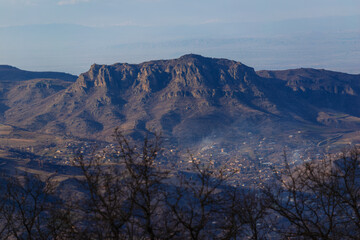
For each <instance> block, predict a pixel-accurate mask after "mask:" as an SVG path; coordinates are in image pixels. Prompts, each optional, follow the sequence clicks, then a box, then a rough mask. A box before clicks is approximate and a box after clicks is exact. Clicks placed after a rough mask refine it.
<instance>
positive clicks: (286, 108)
mask: <svg viewBox="0 0 360 240" xmlns="http://www.w3.org/2000/svg"><path fill="white" fill-rule="evenodd" d="M8 97H9V98H11V99H13V98H14V94H13V95H11V94H10V95H8ZM11 101H12V104H8V107H9V109H7V110H6V111H5V120H4V121H5V122H6V123H8V124H13V125H16V126H21V127H25V128H27V129H31V130H41V131H47V132H51V133H57V134H69V135H75V136H80V137H89V138H97V139H99V138H101V139H106V140H110V139H111V133H112V131H113V129H114V128H115V127H120V129H122V130H123V131H124V132H125V133H127V134H132V135H133V136H134V137H136V136H140V135H141V134H143V133H144V132H146V131H147V129H153V130H157V131H161V132H162V133H163V135H164V136H166V137H170V138H173V139H174V141H178V142H194V141H198V140H199V139H203V138H205V137H207V136H210V135H214V136H215V135H217V136H219V135H224V134H228V133H230V134H234V133H235V132H239V133H241V132H244V131H248V130H249V129H250V128H251V129H252V130H254V131H255V130H256V131H266V132H267V134H269V133H270V134H271V133H274V132H276V131H281V129H283V128H285V127H287V128H296V127H297V126H299V124H313V125H328V126H331V125H332V124H335V125H336V124H337V125H339V124H342V126H343V127H345V128H346V127H349V128H357V127H359V126H360V124H359V123H360V121H359V117H360V112H359V111H360V110H359V109H360V106H359V104H360V99H359V76H358V75H347V74H341V73H335V72H329V71H323V70H313V69H299V70H289V71H288V72H286V71H285V72H283V71H260V72H257V73H256V72H255V71H254V69H253V68H251V67H248V66H246V65H244V64H242V63H240V62H235V61H230V60H226V59H213V58H205V57H202V56H198V55H185V56H183V57H180V58H179V59H174V60H160V61H150V62H145V63H142V64H125V63H124V64H120V63H118V64H114V65H96V64H94V65H92V66H91V68H90V70H89V71H88V72H86V73H83V74H81V75H80V76H79V77H78V79H77V80H76V82H74V83H73V84H71V85H69V86H68V87H65V86H64V87H63V88H58V90H57V91H53V92H51V94H50V93H49V94H44V95H43V97H42V98H40V97H39V98H36V99H34V100H27V101H26V102H24V101H23V102H19V104H20V105H16V104H15V101H13V100H11ZM11 101H10V100H9V102H11ZM350 103H352V104H350ZM350 105H351V106H350ZM20 106H21V107H20ZM335 113H339V114H340V113H341V114H345V115H346V116H348V117H345V118H342V119H338V118H336V116H338V115H336V114H335ZM334 114H335V115H334ZM345 115H344V116H345ZM334 116H335V117H334ZM349 117H351V118H349Z"/></svg>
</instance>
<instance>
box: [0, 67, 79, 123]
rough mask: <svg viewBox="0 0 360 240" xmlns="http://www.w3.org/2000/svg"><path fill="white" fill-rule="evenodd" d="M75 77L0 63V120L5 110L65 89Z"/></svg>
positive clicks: (33, 101)
mask: <svg viewBox="0 0 360 240" xmlns="http://www.w3.org/2000/svg"><path fill="white" fill-rule="evenodd" d="M76 79H77V76H74V75H71V74H67V73H61V72H31V71H24V70H21V69H18V68H16V67H12V66H8V65H0V121H1V122H3V121H5V115H6V114H5V112H6V111H7V110H10V109H12V108H13V109H21V108H23V107H26V106H27V104H28V103H36V102H38V101H40V100H41V99H44V98H46V97H48V96H50V95H52V94H54V93H56V92H58V91H60V90H62V89H65V88H66V87H68V86H69V85H70V84H72V83H73V82H75V81H76ZM15 111H16V110H15ZM19 114H21V113H19ZM18 117H21V115H20V116H19V115H18Z"/></svg>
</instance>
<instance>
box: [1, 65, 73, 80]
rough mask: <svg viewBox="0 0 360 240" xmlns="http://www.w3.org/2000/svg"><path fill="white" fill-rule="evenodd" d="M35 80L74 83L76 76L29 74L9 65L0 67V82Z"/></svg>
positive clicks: (44, 73) (52, 73)
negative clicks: (45, 79) (42, 79)
mask: <svg viewBox="0 0 360 240" xmlns="http://www.w3.org/2000/svg"><path fill="white" fill-rule="evenodd" d="M37 78H51V79H61V80H64V81H68V82H74V81H75V80H76V78H77V76H74V75H71V74H68V73H62V72H31V71H25V70H21V69H18V68H16V67H13V66H9V65H0V81H1V82H2V81H5V80H11V81H24V80H29V79H37Z"/></svg>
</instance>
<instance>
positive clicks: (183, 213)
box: [167, 156, 234, 239]
mask: <svg viewBox="0 0 360 240" xmlns="http://www.w3.org/2000/svg"><path fill="white" fill-rule="evenodd" d="M191 159H192V170H193V172H182V173H179V175H178V186H176V188H175V191H174V192H172V193H170V194H169V195H168V198H167V203H168V205H169V206H170V208H171V210H172V212H173V215H174V216H175V218H176V220H177V221H178V224H179V227H180V229H181V232H182V236H181V237H182V238H183V239H208V238H209V237H210V238H216V237H220V236H222V235H224V233H223V231H224V222H223V219H222V218H223V217H224V214H223V207H224V205H226V201H225V200H226V199H225V196H224V193H223V190H224V189H222V185H223V184H225V181H226V180H227V179H228V178H230V177H231V176H232V175H233V174H234V172H228V173H227V172H226V171H225V170H224V169H218V170H215V169H213V168H212V167H211V166H210V165H206V164H201V163H200V162H198V161H196V160H195V159H194V158H193V157H192V156H191Z"/></svg>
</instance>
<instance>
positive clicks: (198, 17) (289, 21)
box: [0, 0, 360, 74]
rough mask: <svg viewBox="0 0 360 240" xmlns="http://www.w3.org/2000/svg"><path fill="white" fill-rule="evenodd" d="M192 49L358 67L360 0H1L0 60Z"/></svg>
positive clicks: (33, 64) (82, 58) (81, 65)
mask: <svg viewBox="0 0 360 240" xmlns="http://www.w3.org/2000/svg"><path fill="white" fill-rule="evenodd" d="M187 53H197V54H201V55H204V56H207V57H223V58H230V59H233V60H237V61H241V62H243V63H245V64H247V65H249V66H251V67H254V68H255V69H256V70H261V69H287V68H298V67H314V68H326V69H331V70H337V71H343V72H349V73H360V69H359V66H360V1H359V0H246V1H245V0H0V64H8V65H13V66H16V67H19V68H23V69H27V70H37V71H40V70H52V71H65V72H70V73H73V74H80V73H81V72H84V71H87V69H88V68H89V67H90V65H91V64H92V63H99V64H112V63H115V62H130V63H140V62H143V61H147V60H152V59H164V58H165V59H168V58H177V57H180V56H181V55H184V54H187Z"/></svg>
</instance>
